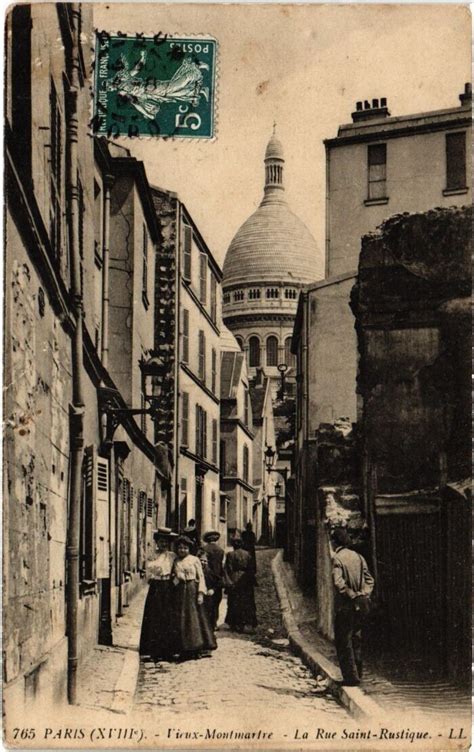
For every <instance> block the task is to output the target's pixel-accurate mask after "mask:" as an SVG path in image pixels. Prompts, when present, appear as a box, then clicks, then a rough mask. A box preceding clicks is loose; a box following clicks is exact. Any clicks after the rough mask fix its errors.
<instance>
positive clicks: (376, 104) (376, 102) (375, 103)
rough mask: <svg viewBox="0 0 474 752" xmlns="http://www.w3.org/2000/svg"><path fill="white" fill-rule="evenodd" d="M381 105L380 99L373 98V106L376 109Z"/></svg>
mask: <svg viewBox="0 0 474 752" xmlns="http://www.w3.org/2000/svg"><path fill="white" fill-rule="evenodd" d="M378 106H379V100H378V99H372V107H374V108H375V109H378Z"/></svg>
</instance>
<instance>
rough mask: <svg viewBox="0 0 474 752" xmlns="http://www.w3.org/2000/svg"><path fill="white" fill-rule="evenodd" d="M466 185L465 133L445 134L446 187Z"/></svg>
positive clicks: (453, 187) (463, 186) (453, 188)
mask: <svg viewBox="0 0 474 752" xmlns="http://www.w3.org/2000/svg"><path fill="white" fill-rule="evenodd" d="M465 187H466V133H465V132H464V131H463V132H462V133H448V134H447V135H446V188H447V190H448V191H449V190H456V188H465Z"/></svg>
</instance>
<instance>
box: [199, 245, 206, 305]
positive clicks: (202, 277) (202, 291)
mask: <svg viewBox="0 0 474 752" xmlns="http://www.w3.org/2000/svg"><path fill="white" fill-rule="evenodd" d="M199 300H200V301H201V303H202V304H203V305H204V306H205V305H206V303H207V255H206V254H205V253H201V256H200V265H199Z"/></svg>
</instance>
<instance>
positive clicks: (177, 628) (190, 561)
mask: <svg viewBox="0 0 474 752" xmlns="http://www.w3.org/2000/svg"><path fill="white" fill-rule="evenodd" d="M176 545H177V554H178V555H177V557H176V559H175V561H174V564H173V572H172V579H171V581H172V583H173V586H174V594H173V601H174V608H173V614H174V616H173V628H174V653H176V654H178V655H179V656H180V658H181V659H183V660H186V659H187V658H197V657H198V656H199V655H200V654H201V655H202V654H203V653H207V652H208V651H209V650H215V649H216V648H217V643H216V640H215V637H214V634H213V631H212V629H211V627H210V625H209V621H208V618H207V614H206V611H205V608H204V605H203V604H204V596H205V595H206V593H207V588H206V582H205V579H204V572H203V570H202V565H201V562H200V561H199V559H198V557H197V556H194V555H193V554H191V553H190V551H191V549H192V546H193V541H192V540H190V539H189V538H187V537H186V536H184V535H182V536H180V537H179V538H178V540H177V541H176Z"/></svg>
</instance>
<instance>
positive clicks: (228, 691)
mask: <svg viewBox="0 0 474 752" xmlns="http://www.w3.org/2000/svg"><path fill="white" fill-rule="evenodd" d="M275 553H276V551H275V549H266V550H261V551H258V552H257V557H258V559H257V561H258V576H257V579H258V587H257V588H256V602H257V613H258V618H259V626H258V628H257V631H256V634H255V635H247V634H246V635H241V634H235V633H233V632H230V631H229V630H228V629H227V627H226V625H224V624H223V620H224V618H225V600H224V603H223V606H222V610H221V617H220V622H221V623H220V627H219V630H218V632H217V639H218V648H217V650H216V651H215V653H213V655H212V657H211V658H201V659H200V660H196V661H188V662H186V663H179V664H173V663H157V664H155V663H152V662H142V663H141V666H140V674H139V679H138V684H137V691H136V695H135V707H134V712H135V713H137V714H138V715H141V714H143V716H144V721H145V719H146V718H148V719H151V718H153V722H154V726H155V727H156V728H160V729H162V732H161V733H162V734H163V735H164V736H166V735H167V734H168V733H170V734H171V737H170V738H172V735H173V734H174V733H175V731H177V729H178V728H181V729H183V726H182V725H181V727H180V723H181V724H183V716H184V717H185V718H186V727H190V728H191V727H192V724H193V723H194V724H199V725H200V727H201V728H206V724H205V725H204V726H202V724H203V722H205V721H206V719H207V726H209V724H212V727H213V728H214V727H216V726H217V725H218V726H219V728H225V729H227V728H234V729H235V728H237V729H238V728H242V726H243V724H245V723H246V722H247V723H250V726H251V727H252V728H253V727H254V726H255V723H256V722H257V721H258V725H259V728H260V729H262V730H264V729H265V728H268V729H273V730H276V727H280V726H281V728H282V729H284V728H285V727H286V732H287V733H288V734H289V735H291V733H292V729H293V728H294V727H295V719H296V718H302V717H304V718H305V724H306V725H307V726H308V727H309V728H317V727H318V726H321V725H322V724H323V723H331V725H333V726H334V725H336V724H337V725H339V724H341V725H342V724H344V725H346V726H348V727H349V726H351V725H352V723H353V722H352V720H351V719H350V717H349V716H348V714H347V713H346V711H345V710H344V709H343V708H341V707H340V706H339V705H338V704H337V702H336V701H335V700H334V699H333V698H332V697H331V696H330V695H327V694H322V695H321V694H320V693H319V691H318V689H317V681H316V679H315V678H314V677H313V676H312V674H311V672H310V671H309V669H308V668H306V666H304V665H303V663H302V662H301V660H300V659H299V658H297V657H296V656H294V655H292V653H291V651H290V648H289V644H288V640H287V639H285V637H284V630H283V628H282V623H281V617H280V608H279V604H278V599H277V595H276V592H275V588H274V584H273V578H272V572H271V562H272V559H273V557H274V556H275ZM211 719H212V721H211ZM165 726H166V728H165ZM172 728H175V731H171V729H172ZM183 730H184V729H183ZM295 731H296V729H295ZM284 735H285V734H284Z"/></svg>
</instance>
